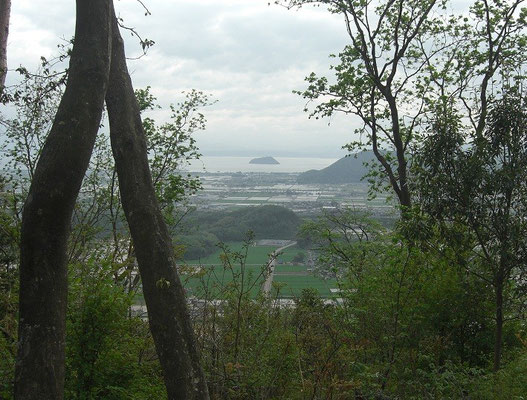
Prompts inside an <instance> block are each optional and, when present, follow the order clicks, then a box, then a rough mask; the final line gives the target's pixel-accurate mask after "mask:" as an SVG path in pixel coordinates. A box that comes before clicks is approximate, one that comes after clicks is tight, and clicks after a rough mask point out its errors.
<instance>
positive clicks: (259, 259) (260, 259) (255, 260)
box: [186, 242, 276, 266]
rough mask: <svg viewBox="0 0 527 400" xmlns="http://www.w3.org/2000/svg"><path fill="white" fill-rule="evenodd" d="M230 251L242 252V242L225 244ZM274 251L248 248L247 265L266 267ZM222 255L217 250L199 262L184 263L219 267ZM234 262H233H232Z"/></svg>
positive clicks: (270, 248) (270, 247)
mask: <svg viewBox="0 0 527 400" xmlns="http://www.w3.org/2000/svg"><path fill="white" fill-rule="evenodd" d="M227 246H228V247H229V249H230V251H232V252H244V250H243V243H242V242H229V243H227ZM274 250H276V247H274V246H249V249H248V253H247V261H246V263H247V264H257V265H267V262H268V260H269V254H270V253H272V252H273V251H274ZM221 254H223V250H221V249H219V248H218V250H217V251H216V252H215V253H213V254H211V255H210V256H207V257H204V258H201V259H199V260H189V261H186V264H188V265H210V264H213V265H218V266H221V265H222V262H221V259H220V255H221ZM233 262H234V260H233Z"/></svg>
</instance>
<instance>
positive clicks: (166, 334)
mask: <svg viewBox="0 0 527 400" xmlns="http://www.w3.org/2000/svg"><path fill="white" fill-rule="evenodd" d="M106 104H107V108H108V117H109V122H110V137H111V142H112V151H113V154H114V158H115V165H116V169H117V174H118V177H119V187H120V191H121V198H122V203H123V209H124V212H125V215H126V219H127V221H128V224H129V226H130V233H131V235H132V239H133V241H134V246H135V250H136V256H137V261H138V264H139V271H140V273H141V278H142V282H143V294H144V297H145V302H146V306H147V309H148V319H149V323H150V330H151V332H152V336H153V338H154V342H155V345H156V350H157V354H158V356H159V360H160V362H161V367H162V368H163V373H164V378H165V385H166V388H167V392H168V398H169V399H174V400H175V399H179V400H182V399H208V397H209V396H208V389H207V385H206V381H205V377H204V374H203V370H202V369H201V366H200V360H199V353H198V349H197V346H196V341H195V337H194V332H193V329H192V325H191V321H190V315H189V313H188V309H187V305H186V301H185V294H184V291H183V287H182V285H181V282H180V280H179V277H178V275H177V273H176V270H175V260H174V253H173V248H172V242H171V238H170V235H169V232H168V229H167V226H166V224H165V222H164V219H163V216H162V214H161V211H160V208H159V205H158V202H157V198H156V195H155V191H154V187H153V184H152V178H151V174H150V168H149V165H148V159H147V149H146V141H145V135H144V131H143V125H142V122H141V117H140V114H139V105H138V104H137V100H136V98H135V94H134V91H133V87H132V82H131V79H130V76H129V74H128V70H127V67H126V58H125V52H124V45H123V40H122V38H121V36H120V34H119V28H118V26H117V20H116V19H115V18H114V20H113V43H112V63H111V70H110V84H109V86H108V92H107V95H106Z"/></svg>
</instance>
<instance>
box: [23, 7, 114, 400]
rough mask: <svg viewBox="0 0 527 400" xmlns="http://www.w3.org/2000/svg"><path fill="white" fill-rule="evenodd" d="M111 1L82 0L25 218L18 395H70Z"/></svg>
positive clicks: (107, 62) (41, 397)
mask: <svg viewBox="0 0 527 400" xmlns="http://www.w3.org/2000/svg"><path fill="white" fill-rule="evenodd" d="M110 23H111V19H110V4H109V0H77V22H76V28H75V44H74V46H73V52H72V54H71V60H70V67H69V77H68V82H67V85H66V90H65V92H64V95H63V97H62V100H61V102H60V105H59V108H58V111H57V115H56V116H55V120H54V123H53V126H52V128H51V131H50V134H49V137H48V139H47V140H46V143H45V145H44V147H43V149H42V154H41V156H40V160H39V162H38V165H37V167H36V170H35V175H34V178H33V181H32V182H31V188H30V190H29V195H28V198H27V200H26V204H25V206H24V211H23V217H22V236H21V243H20V322H19V331H18V332H19V333H18V334H19V344H18V354H17V362H16V370H15V398H16V399H20V400H21V399H24V400H25V399H38V400H47V399H50V400H51V399H53V400H57V399H59V400H60V399H62V398H63V391H64V344H65V320H66V300H67V290H68V285H67V257H66V250H67V243H68V236H69V233H70V222H71V217H72V212H73V207H74V205H75V201H76V199H77V196H78V193H79V190H80V187H81V183H82V179H83V177H84V174H85V172H86V169H87V167H88V163H89V160H90V156H91V153H92V149H93V146H94V143H95V137H96V134H97V131H98V129H99V123H100V120H101V114H102V109H103V105H104V96H105V93H106V87H107V84H108V74H109V67H110V46H111V36H110V32H111V24H110Z"/></svg>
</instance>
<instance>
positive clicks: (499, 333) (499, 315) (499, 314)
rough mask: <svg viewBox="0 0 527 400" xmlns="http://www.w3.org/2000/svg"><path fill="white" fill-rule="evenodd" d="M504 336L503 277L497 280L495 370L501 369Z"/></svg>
mask: <svg viewBox="0 0 527 400" xmlns="http://www.w3.org/2000/svg"><path fill="white" fill-rule="evenodd" d="M502 337H503V279H500V278H498V281H497V282H496V332H495V335H494V368H493V369H494V372H497V371H498V370H499V369H500V365H501V347H502V344H501V342H502Z"/></svg>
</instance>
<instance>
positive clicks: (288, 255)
mask: <svg viewBox="0 0 527 400" xmlns="http://www.w3.org/2000/svg"><path fill="white" fill-rule="evenodd" d="M298 253H303V254H304V255H305V254H306V252H305V250H302V249H301V248H300V247H298V246H291V247H288V248H287V249H284V250H283V251H282V254H281V255H280V257H278V260H279V261H281V262H291V261H293V258H294V257H295V256H296V255H297V254H298Z"/></svg>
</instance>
